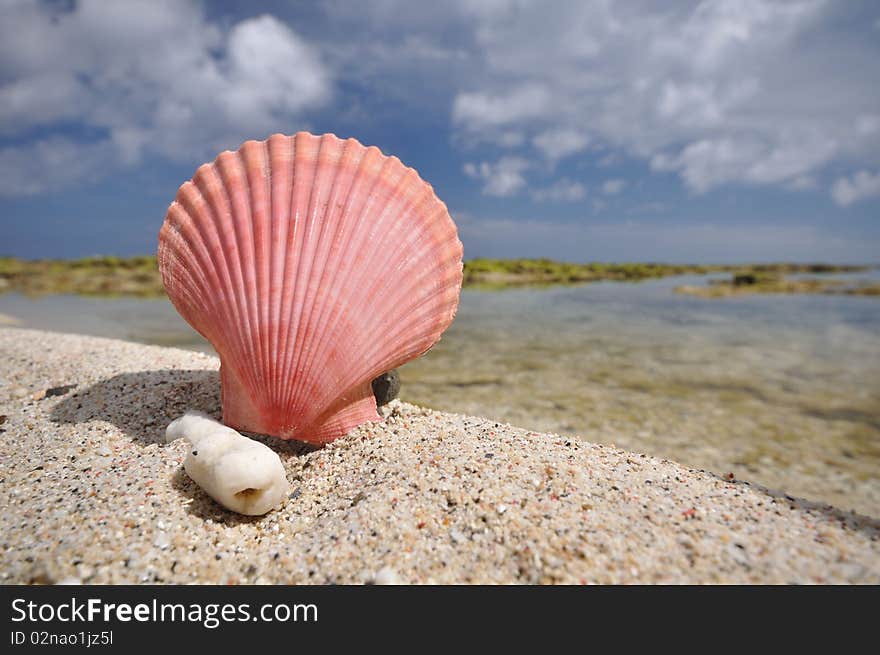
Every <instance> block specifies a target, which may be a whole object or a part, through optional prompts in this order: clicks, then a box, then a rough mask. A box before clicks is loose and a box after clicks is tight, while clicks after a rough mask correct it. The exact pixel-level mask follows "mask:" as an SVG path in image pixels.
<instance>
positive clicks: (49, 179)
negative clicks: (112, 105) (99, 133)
mask: <svg viewBox="0 0 880 655" xmlns="http://www.w3.org/2000/svg"><path fill="white" fill-rule="evenodd" d="M113 150H114V148H113V144H112V143H111V142H110V141H109V140H104V141H98V142H96V143H90V144H82V143H76V142H74V141H71V140H70V139H65V138H62V137H50V138H48V139H42V140H40V141H37V142H35V143H29V144H27V145H25V146H10V147H7V148H2V149H0V196H30V195H36V194H38V193H43V192H45V191H49V190H52V189H55V188H58V187H64V186H69V185H72V184H76V183H78V182H85V181H91V180H93V179H95V178H96V177H98V176H99V175H100V174H101V173H102V172H103V171H105V170H106V167H107V163H108V162H110V161H113Z"/></svg>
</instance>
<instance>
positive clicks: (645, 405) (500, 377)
mask: <svg viewBox="0 0 880 655" xmlns="http://www.w3.org/2000/svg"><path fill="white" fill-rule="evenodd" d="M844 277H853V276H844ZM855 277H859V278H865V277H871V278H874V279H876V278H877V277H878V274H877V272H876V271H873V272H871V273H862V274H857V275H856V276H855ZM702 281H703V278H701V277H678V278H667V279H662V280H650V281H645V282H639V283H620V282H602V283H593V284H589V285H583V286H577V287H552V288H547V289H519V290H508V291H493V292H489V291H475V290H465V291H463V292H462V296H461V304H460V308H459V312H458V316H457V317H456V320H455V322H454V323H453V325H452V327H451V328H450V329H449V330H448V331H447V332H446V333H445V334H444V336H443V338H442V339H441V341H440V342H439V343H438V344H437V345H436V346H435V347H434V348H433V349H432V350H431V351H429V352H428V353H427V354H426V355H425V356H423V357H422V358H420V359H418V360H416V361H414V362H411V363H409V364H407V365H406V366H404V367H403V368H402V369H401V378H402V383H403V387H402V391H401V397H402V398H403V399H405V400H407V401H410V402H415V403H418V404H424V405H428V406H430V407H434V408H436V409H442V410H447V411H454V412H461V413H469V414H477V415H482V416H488V417H491V418H494V419H497V420H499V421H504V422H510V423H512V424H514V425H518V426H521V427H525V428H529V429H533V430H536V431H550V432H558V433H560V434H564V435H571V436H574V437H579V438H584V439H588V440H590V441H597V442H603V443H615V444H617V445H618V446H621V447H623V448H626V449H629V450H633V451H636V452H644V453H648V454H651V455H656V456H660V457H666V458H669V459H673V460H676V461H679V462H681V463H683V464H686V465H688V466H691V467H694V468H701V469H706V470H709V471H712V472H714V473H717V474H718V475H722V476H726V475H728V474H730V473H732V474H733V475H734V476H735V477H737V478H740V479H744V480H749V481H750V482H754V483H757V484H762V485H765V486H768V487H771V488H774V489H783V490H785V491H786V492H788V493H789V494H791V495H793V496H800V497H804V498H807V499H810V500H813V501H820V502H828V503H831V504H834V505H836V506H838V507H840V508H841V509H855V510H856V511H859V512H861V513H865V514H869V515H872V516H880V300H878V299H877V298H869V297H857V296H833V295H807V294H804V295H756V296H746V297H739V298H721V299H704V298H695V297H691V296H683V295H678V294H675V293H674V292H673V289H674V288H675V287H676V286H678V285H681V284H699V283H701V282H702ZM0 314H5V315H7V316H11V317H14V318H15V319H17V320H18V321H19V323H20V324H21V325H22V326H25V327H34V328H39V329H49V330H58V331H65V332H79V333H84V334H93V335H98V336H108V337H115V338H122V339H128V340H132V341H140V342H144V343H155V344H160V345H173V346H181V347H185V348H193V349H199V350H206V351H210V346H209V345H208V344H206V343H205V342H204V341H203V339H202V338H201V337H200V336H199V335H198V334H196V333H195V332H193V331H192V330H191V329H190V328H189V327H188V326H187V325H186V324H185V323H184V322H183V320H182V319H180V317H179V316H178V315H177V314H176V312H175V311H174V309H173V307H172V306H171V304H170V303H169V302H168V301H167V300H164V299H159V300H136V299H95V298H82V297H75V296H50V297H44V298H39V299H30V298H25V297H23V296H20V295H18V294H5V295H0Z"/></svg>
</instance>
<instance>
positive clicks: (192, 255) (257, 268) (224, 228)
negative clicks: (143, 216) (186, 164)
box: [159, 132, 462, 444]
mask: <svg viewBox="0 0 880 655" xmlns="http://www.w3.org/2000/svg"><path fill="white" fill-rule="evenodd" d="M159 270H160V272H161V274H162V281H163V283H164V285H165V290H166V291H167V293H168V296H169V298H170V299H171V302H173V303H174V306H175V307H176V308H177V310H178V311H179V312H180V313H181V315H182V316H183V317H184V318H185V319H186V320H187V322H189V324H190V325H192V326H193V327H194V328H195V329H196V330H197V331H198V332H200V333H201V334H202V335H203V336H204V337H205V338H206V339H208V341H210V342H211V344H212V345H213V346H214V348H215V349H216V350H217V353H218V354H219V355H220V362H221V367H220V380H221V387H222V402H223V422H224V423H226V424H227V425H229V426H231V427H233V428H236V429H239V430H245V431H249V432H257V433H261V434H270V435H274V436H276V437H280V438H282V439H297V440H301V441H308V442H311V443H316V444H322V443H327V442H329V441H332V440H333V439H336V438H338V437H340V436H342V435H344V434H346V433H347V432H349V431H350V430H351V429H352V428H354V427H356V426H358V425H360V424H362V423H364V422H366V421H376V420H379V416H378V414H377V413H376V403H375V400H374V398H373V393H372V390H371V386H370V383H371V381H372V380H373V378H375V377H376V376H378V375H380V374H382V373H384V372H385V371H388V370H390V369H392V368H396V367H398V366H400V365H401V364H403V363H405V362H407V361H410V360H411V359H414V358H416V357H418V356H419V355H421V354H422V353H424V352H425V351H426V350H428V349H429V348H430V347H431V346H432V345H433V344H434V343H436V342H437V340H438V339H439V338H440V335H441V334H442V332H443V331H444V330H445V329H446V328H447V327H449V325H450V323H452V320H453V318H454V317H455V312H456V310H457V308H458V297H459V292H460V289H461V280H462V245H461V242H460V241H459V239H458V233H457V230H456V227H455V223H454V222H453V221H452V218H451V217H450V216H449V212H448V211H447V209H446V205H444V204H443V202H441V201H440V200H439V199H438V198H437V196H436V195H435V194H434V190H433V189H432V188H431V186H430V185H429V184H428V183H427V182H425V181H423V180H422V179H421V178H420V177H419V175H418V173H416V171H414V170H413V169H411V168H408V167H406V166H404V165H403V164H402V163H401V162H400V160H399V159H397V158H396V157H387V156H385V155H383V154H382V153H381V152H380V151H379V150H378V149H377V148H375V147H369V148H367V147H364V146H363V145H361V144H360V143H358V142H357V141H356V140H354V139H347V140H342V139H339V138H337V137H336V136H334V135H332V134H325V135H323V136H320V137H318V136H314V135H311V134H308V133H306V132H300V133H298V134H296V135H295V136H284V135H281V134H276V135H273V136H271V137H269V138H268V139H267V140H266V141H248V142H246V143H244V144H243V145H242V146H241V148H239V150H238V151H237V152H229V151H227V152H223V153H221V154H220V155H219V156H218V157H217V159H216V160H215V161H214V163H212V164H204V165H202V166H201V167H199V169H198V170H197V171H196V174H195V175H194V176H193V178H192V180H191V181H188V182H185V183H184V184H183V185H182V186H181V187H180V190H179V191H178V192H177V198H176V199H175V201H174V202H173V203H172V204H171V206H170V207H169V208H168V213H167V215H166V217H165V223H164V224H163V225H162V229H161V231H160V233H159Z"/></svg>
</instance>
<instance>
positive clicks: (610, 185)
mask: <svg viewBox="0 0 880 655" xmlns="http://www.w3.org/2000/svg"><path fill="white" fill-rule="evenodd" d="M625 186H626V181H625V180H621V179H613V180H605V181H604V182H603V183H602V193H604V194H605V195H608V196H613V195H615V194H618V193H620V192H621V191H623V187H625Z"/></svg>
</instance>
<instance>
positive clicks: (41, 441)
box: [0, 328, 880, 584]
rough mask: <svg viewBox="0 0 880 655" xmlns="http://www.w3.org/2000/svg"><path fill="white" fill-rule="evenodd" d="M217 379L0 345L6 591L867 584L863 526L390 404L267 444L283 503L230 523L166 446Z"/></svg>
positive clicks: (879, 556)
mask: <svg viewBox="0 0 880 655" xmlns="http://www.w3.org/2000/svg"><path fill="white" fill-rule="evenodd" d="M217 369H218V361H217V360H216V359H215V358H213V357H210V356H208V355H203V354H200V353H195V352H190V351H184V350H177V349H170V348H160V347H155V346H143V345H138V344H133V343H127V342H122V341H114V340H108V339H98V338H92V337H81V336H73V335H63V334H54V333H47V332H39V331H33V330H21V329H15V328H3V329H0V415H2V416H4V417H5V419H0V421H2V424H0V507H2V508H3V512H2V517H0V535H2V536H0V540H2V560H0V582H3V583H35V582H36V583H53V582H55V583H59V582H83V583H141V582H145V583H191V582H203V583H223V584H227V583H233V584H234V583H239V584H242V583H295V584H300V583H344V584H348V583H875V584H876V583H878V582H880V521H878V520H877V519H874V518H869V517H865V516H860V515H857V514H853V513H848V512H844V511H841V510H838V509H835V508H834V507H831V506H829V505H821V504H815V503H809V502H806V501H802V500H798V499H795V498H791V497H787V496H786V495H785V494H784V493H782V492H776V491H770V490H767V489H764V488H762V487H759V486H757V485H753V484H749V483H748V482H747V481H743V480H729V479H726V478H725V477H724V476H723V475H716V474H713V473H711V472H706V471H700V470H694V469H689V468H687V467H685V466H682V465H680V464H677V463H675V462H672V461H668V460H663V459H658V458H654V457H651V456H649V455H646V454H639V453H631V452H626V451H623V450H620V449H618V448H616V447H613V446H607V445H598V444H592V443H587V442H585V441H581V440H578V439H573V438H571V437H560V436H557V435H552V434H539V433H535V432H529V431H526V430H522V429H518V428H515V427H512V426H510V425H506V424H502V423H495V422H492V421H489V420H487V419H483V418H478V417H469V416H461V415H455V414H448V413H441V412H436V411H432V410H428V409H423V408H419V407H416V406H413V405H409V404H407V403H405V402H400V401H393V402H392V403H391V404H390V405H389V406H388V407H387V408H386V409H384V410H383V414H384V415H385V419H384V421H383V422H378V423H371V424H367V425H365V426H362V427H360V428H358V429H356V430H354V431H353V432H352V433H350V434H349V435H347V436H346V437H344V438H342V439H339V440H338V441H336V442H334V443H333V444H331V445H329V446H327V447H325V448H323V449H312V448H310V447H307V446H303V445H300V444H296V443H289V442H279V441H277V440H274V439H271V438H265V439H263V440H264V441H265V442H266V443H268V444H271V445H272V446H273V447H274V448H276V449H277V450H278V451H279V452H280V455H281V458H282V460H283V462H284V465H285V468H286V470H287V475H288V479H289V480H290V481H291V483H292V484H291V493H290V494H289V497H288V499H287V500H286V502H285V504H284V505H283V506H282V507H281V508H280V509H279V510H277V511H273V512H271V513H270V514H268V515H266V516H264V517H259V518H250V517H243V516H239V515H236V514H233V513H231V512H228V511H226V510H224V509H222V508H221V507H219V506H218V505H216V504H215V503H214V502H213V501H212V500H211V499H210V498H208V497H207V496H205V495H204V494H203V493H202V492H201V491H200V490H199V489H198V487H196V486H195V485H194V484H193V482H192V481H191V480H190V479H189V478H188V477H187V475H186V473H185V472H184V471H183V470H182V467H181V462H182V461H183V458H184V455H185V449H186V445H185V443H183V442H176V443H172V444H169V445H165V444H163V432H164V429H165V426H166V425H167V424H168V423H169V422H170V421H171V420H172V419H173V418H176V417H177V416H179V415H180V414H182V413H183V411H184V410H186V409H188V408H192V409H199V410H202V411H205V412H207V413H209V414H211V415H214V416H216V417H218V418H219V416H220V406H219V381H218V375H217ZM68 385H73V386H72V387H69V388H68ZM402 395H403V397H404V398H405V397H406V389H405V388H404V389H403V392H402Z"/></svg>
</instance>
